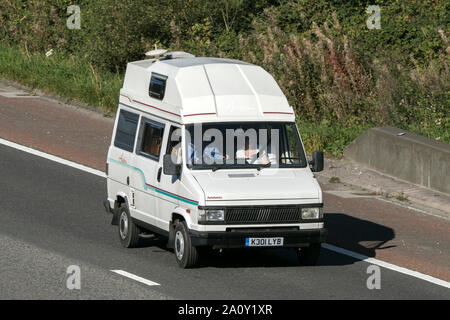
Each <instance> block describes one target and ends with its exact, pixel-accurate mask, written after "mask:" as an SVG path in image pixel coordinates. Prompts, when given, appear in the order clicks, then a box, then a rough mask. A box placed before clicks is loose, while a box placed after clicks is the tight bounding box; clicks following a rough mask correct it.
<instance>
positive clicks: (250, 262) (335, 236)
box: [140, 213, 395, 268]
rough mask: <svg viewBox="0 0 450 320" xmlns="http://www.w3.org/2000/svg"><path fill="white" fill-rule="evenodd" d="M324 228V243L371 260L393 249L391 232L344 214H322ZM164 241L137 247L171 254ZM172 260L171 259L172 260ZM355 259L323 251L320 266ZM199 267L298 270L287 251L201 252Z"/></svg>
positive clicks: (293, 255)
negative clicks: (288, 268) (326, 233)
mask: <svg viewBox="0 0 450 320" xmlns="http://www.w3.org/2000/svg"><path fill="white" fill-rule="evenodd" d="M325 225H326V228H327V229H328V231H329V237H328V240H327V242H328V243H331V244H333V245H336V246H339V247H342V248H345V249H348V250H352V251H355V252H358V253H361V254H364V255H366V256H369V257H375V255H376V250H383V249H387V248H391V247H393V246H385V244H386V243H387V242H388V241H390V240H392V239H394V237H395V233H394V230H393V229H391V228H389V227H386V226H383V225H379V224H377V223H374V222H370V221H367V220H361V219H358V218H355V217H352V216H349V215H347V214H344V213H327V214H325ZM166 243H167V239H166V238H164V237H154V238H150V239H141V245H140V247H141V248H142V247H152V248H153V251H154V252H173V250H169V249H167V247H166ZM174 260H175V259H174ZM355 261H356V260H355V259H353V258H350V257H347V256H343V255H341V254H337V253H335V252H332V251H329V250H325V249H323V250H322V252H321V256H320V259H319V263H318V265H320V266H340V265H348V264H353V263H355ZM199 267H200V268H202V267H214V268H252V267H259V268H272V267H299V262H298V258H297V253H296V252H295V250H294V249H290V248H277V249H248V248H243V249H228V250H222V251H221V252H219V251H218V250H212V249H205V248H203V250H202V251H201V260H200V265H199Z"/></svg>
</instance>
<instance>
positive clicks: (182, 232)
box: [173, 220, 199, 269]
mask: <svg viewBox="0 0 450 320" xmlns="http://www.w3.org/2000/svg"><path fill="white" fill-rule="evenodd" d="M173 241H174V244H173V249H174V253H175V258H176V259H177V263H178V265H179V266H180V267H181V268H183V269H186V268H192V267H194V266H195V265H196V264H197V261H198V256H199V254H198V248H196V247H194V246H193V245H192V243H191V237H190V236H189V233H188V228H187V225H186V222H185V221H180V220H177V221H175V235H174V240H173Z"/></svg>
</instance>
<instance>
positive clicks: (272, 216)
mask: <svg viewBox="0 0 450 320" xmlns="http://www.w3.org/2000/svg"><path fill="white" fill-rule="evenodd" d="M301 217H302V211H301V208H300V207H298V206H295V207H251V208H245V207H236V208H227V209H226V211H225V222H226V223H265V222H270V223H274V222H279V223H290V222H299V221H301Z"/></svg>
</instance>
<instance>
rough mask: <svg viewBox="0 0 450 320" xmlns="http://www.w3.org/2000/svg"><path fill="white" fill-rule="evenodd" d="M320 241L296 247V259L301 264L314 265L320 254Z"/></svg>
mask: <svg viewBox="0 0 450 320" xmlns="http://www.w3.org/2000/svg"><path fill="white" fill-rule="evenodd" d="M320 249H321V245H320V243H311V244H310V245H309V247H304V248H299V249H297V255H298V260H299V262H300V264H301V265H303V266H315V265H316V264H317V261H318V260H319V256H320Z"/></svg>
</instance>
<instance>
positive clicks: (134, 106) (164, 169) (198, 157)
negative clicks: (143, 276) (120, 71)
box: [104, 53, 327, 268]
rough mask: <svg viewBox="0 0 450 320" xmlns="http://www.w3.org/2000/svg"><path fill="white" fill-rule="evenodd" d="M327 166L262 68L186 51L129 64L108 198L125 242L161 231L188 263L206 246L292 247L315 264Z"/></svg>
mask: <svg viewBox="0 0 450 320" xmlns="http://www.w3.org/2000/svg"><path fill="white" fill-rule="evenodd" d="M322 169H323V153H322V152H321V151H316V152H314V153H313V155H312V160H311V161H309V162H308V161H307V158H306V155H305V151H304V148H303V143H302V141H301V138H300V135H299V133H298V130H297V127H296V125H295V114H294V110H293V109H292V107H291V106H289V104H288V101H287V99H286V97H285V96H284V95H283V93H282V91H281V89H280V88H279V86H278V85H277V83H276V82H275V80H274V79H273V77H272V76H271V75H270V74H269V73H267V72H266V71H265V70H264V69H262V68H261V67H259V66H256V65H252V64H249V63H245V62H242V61H237V60H229V59H219V58H195V57H193V56H192V55H189V54H179V53H178V54H165V55H164V56H162V57H161V58H160V59H148V60H143V61H136V62H131V63H128V65H127V70H126V75H125V80H124V83H123V88H122V89H121V91H120V99H119V108H118V111H117V117H116V121H115V126H114V132H113V135H112V140H111V146H110V148H109V152H108V158H107V187H108V198H107V199H106V200H105V202H104V205H105V208H106V210H107V212H110V213H112V215H113V218H112V224H113V225H117V226H118V231H119V232H118V233H119V238H120V241H121V243H122V244H123V245H124V246H125V247H133V246H136V245H137V244H138V241H139V239H140V238H141V237H143V236H144V237H145V236H147V235H148V234H152V233H154V234H159V235H162V236H165V237H167V239H168V243H167V246H168V248H173V250H174V253H175V257H176V260H177V262H178V264H179V266H180V267H182V268H188V267H193V266H195V264H196V262H197V260H198V257H199V253H200V252H202V251H203V250H202V249H203V248H212V249H224V248H254V247H257V248H273V247H290V248H293V249H294V250H296V251H297V253H298V257H299V259H300V262H301V263H303V264H308V265H313V264H315V263H316V261H317V259H318V257H319V253H320V247H321V246H320V244H321V242H323V241H325V237H326V233H327V232H326V229H325V228H324V222H323V211H322V210H323V200H322V191H321V188H320V186H319V183H318V182H317V180H316V179H315V177H314V174H313V173H312V171H321V170H322Z"/></svg>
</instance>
